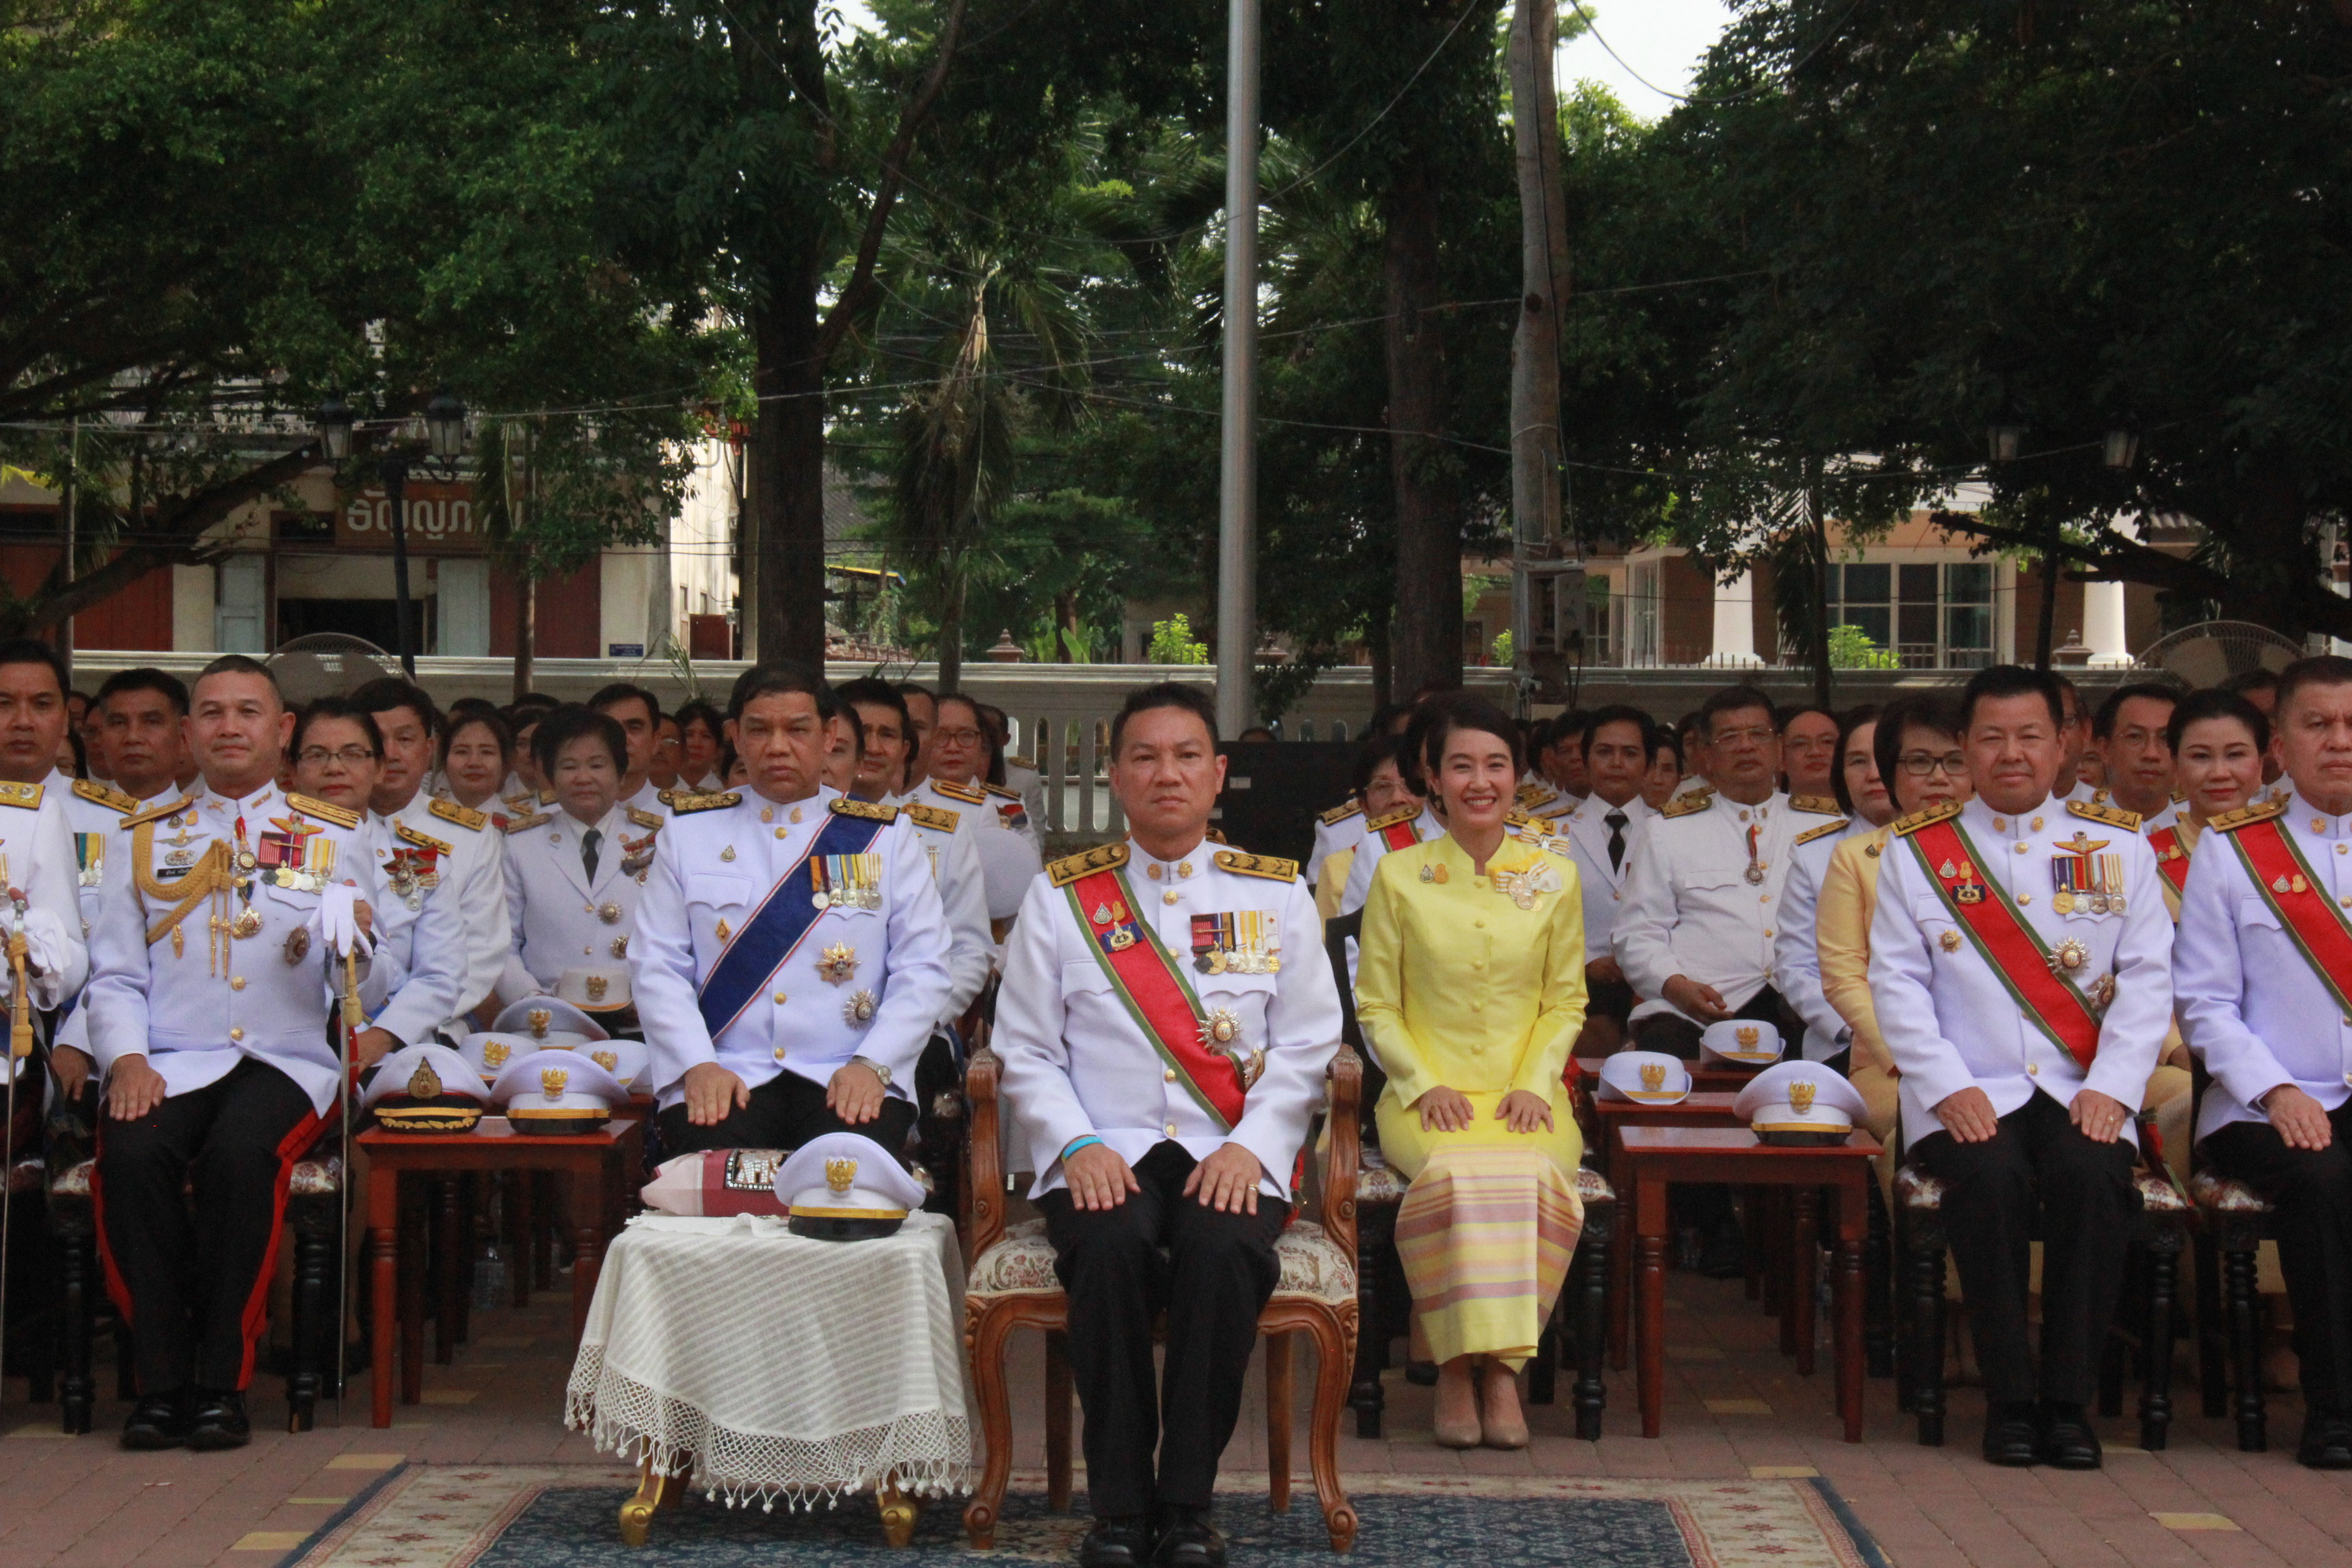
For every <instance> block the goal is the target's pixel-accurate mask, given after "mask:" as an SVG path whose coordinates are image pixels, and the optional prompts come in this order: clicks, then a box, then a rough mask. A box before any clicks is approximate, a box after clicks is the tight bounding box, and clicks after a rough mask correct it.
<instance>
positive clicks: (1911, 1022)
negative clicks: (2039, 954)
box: [1870, 799, 2172, 1139]
mask: <svg viewBox="0 0 2352 1568" xmlns="http://www.w3.org/2000/svg"><path fill="white" fill-rule="evenodd" d="M2109 809H2110V808H2108V807H2105V806H2093V805H2088V804H2087V803H2082V804H2081V805H2079V806H2069V805H2064V804H2062V803H2060V802H2058V801H2055V800H2045V801H2043V802H2042V804H2041V805H2038V806H2035V807H2034V808H2033V809H2032V811H2029V812H2027V813H2025V814H2024V815H2023V816H2007V815H2005V814H2001V813H1997V812H1995V811H1994V810H1993V809H1992V808H1991V807H1990V806H1989V805H1986V804H1985V803H1984V802H1983V801H1982V800H1980V799H1979V800H1972V801H1970V802H1969V804H1968V805H1965V806H1963V807H1961V808H1960V812H1959V816H1958V822H1959V826H1960V831H1961V832H1962V833H1963V834H1964V835H1965V836H1966V837H1967V839H1968V841H1969V843H1971V844H1973V845H1975V847H1976V849H1977V858H1976V861H1975V865H1976V869H1977V873H1978V875H1979V877H1980V878H1982V879H1984V880H1985V881H1987V882H1990V883H1996V884H1998V885H1999V886H2000V887H2003V888H2006V889H2009V891H2010V893H2011V896H2012V897H2013V898H2015V899H2017V900H2019V902H2020V903H2021V905H2022V907H2021V909H2020V910H2019V911H2018V912H2019V913H2020V914H2021V915H2023V916H2024V917H2025V920H2026V923H2027V924H2028V925H2030V926H2031V927H2032V930H2033V932H2034V934H2035V935H2036V936H2038V937H2039V938H2040V939H2041V941H2042V944H2043V946H2044V948H2045V950H2046V952H2049V953H2050V954H2052V955H2055V954H2056V953H2057V952H2059V950H2060V947H2061V944H2062V943H2064V942H2079V943H2081V944H2082V945H2083V947H2084V949H2085V950H2086V953H2085V962H2084V964H2083V966H2082V967H2081V968H2079V969H2077V970H2075V971H2074V973H2075V975H2076V976H2077V978H2078V980H2079V983H2080V984H2083V985H2084V987H2085V988H2086V989H2087V988H2089V987H2091V986H2093V985H2095V984H2097V982H2098V980H2099V978H2100V977H2101V976H2103V975H2112V976H2113V977H2114V980H2115V998H2114V1000H2113V1002H2112V1003H2111V1004H2110V1005H2108V1007H2107V1011H2106V1014H2105V1017H2104V1018H2103V1019H2102V1020H2101V1023H2100V1027H2099V1046H2098V1051H2097V1053H2096V1055H2095V1056H2094V1057H2093V1058H2092V1061H2091V1067H2090V1070H2089V1071H2088V1072H2085V1071H2084V1069H2083V1068H2082V1066H2081V1065H2080V1064H2079V1063H2077V1062H2076V1061H2075V1060H2074V1055H2073V1053H2072V1052H2070V1051H2068V1050H2067V1049H2066V1048H2065V1047H2063V1046H2060V1045H2056V1044H2054V1043H2053V1042H2052V1040H2051V1038H2050V1037H2049V1036H2047V1035H2045V1034H2043V1033H2042V1030H2041V1029H2040V1028H2039V1027H2038V1026H2035V1025H2034V1024H2032V1023H2031V1022H2029V1021H2028V1020H2027V1018H2026V1016H2025V1014H2024V1012H2023V1011H2022V1010H2021V1008H2020V1007H2019V1006H2018V1005H2017V1003H2016V1002H2015V1001H2014V1000H2013V999H2012V998H2011V994H2010V992H2009V988H2008V986H2007V984H2005V983H2004V982H2003V980H2002V979H2001V977H2000V973H1998V972H1996V971H1995V970H1994V968H1993V966H1992V964H1991V963H1990V962H1989V961H1988V960H1986V959H1985V958H1984V957H1983V956H1982V955H1981V954H1980V953H1979V952H1978V950H1977V947H1976V944H1975V942H1972V941H1971V940H1970V939H1969V935H1968V933H1967V932H1965V931H1961V930H1959V929H1958V926H1957V924H1956V923H1955V922H1954V921H1953V920H1952V917H1951V911H1950V910H1948V908H1947V907H1946V905H1945V903H1944V898H1943V894H1942V893H1941V892H1940V891H1938V889H1937V885H1936V881H1935V879H1933V878H1932V877H1930V876H1929V875H1928V874H1927V870H1926V868H1923V867H1922V866H1921V865H1920V864H1919V856H1918V853H1917V851H1916V849H1915V848H1914V847H1913V846H1912V843H1911V841H1910V839H1908V838H1907V837H1903V836H1901V835H1897V836H1896V837H1892V838H1890V839H1888V841H1887V845H1886V853H1885V855H1884V856H1883V857H1881V858H1880V859H1879V862H1878V912H1877V914H1876V916H1875V917H1874V919H1873V921H1872V923H1871V928H1870V998H1871V1002H1872V1004H1873V1005H1874V1006H1875V1007H1876V1008H1877V1010H1878V1026H1879V1030H1880V1032H1881V1033H1883V1034H1884V1035H1885V1037H1886V1045H1887V1049H1888V1050H1889V1051H1890V1052H1891V1053H1892V1054H1893V1056H1894V1058H1895V1067H1896V1068H1898V1069H1899V1070H1900V1071H1901V1073H1902V1075H1903V1077H1902V1102H1903V1118H1904V1124H1905V1126H1906V1127H1907V1128H1909V1129H1911V1136H1912V1137H1913V1138H1915V1139H1916V1138H1920V1137H1924V1136H1926V1135H1927V1133H1929V1132H1932V1131H1936V1130H1937V1128H1938V1127H1940V1126H1941V1125H1942V1124H1941V1123H1940V1122H1939V1121H1937V1120H1936V1117H1935V1108H1936V1107H1937V1105H1939V1104H1941V1103H1942V1102H1943V1101H1944V1100H1948V1099H1949V1098H1950V1097H1951V1096H1953V1095H1955V1094H1958V1092H1959V1091H1960V1090H1962V1089H1969V1088H1972V1087H1973V1088H1977V1089H1983V1090H1984V1091H1985V1093H1986V1094H1987V1095H1988V1096H1989V1097H1990V1099H1991V1100H1992V1108H1993V1110H1994V1111H1995V1112H1996V1113H1998V1114H2000V1115H2002V1116H2006V1115H2008V1114H2009V1113H2010V1112H2011V1111H2012V1110H2016V1109H2017V1108H2018V1107H2019V1106H2021V1105H2023V1104H2024V1103H2025V1102H2026V1100H2028V1099H2029V1098H2031V1097H2032V1094H2033V1093H2034V1091H2035V1090H2036V1089H2039V1090H2041V1091H2042V1093H2044V1094H2047V1095H2049V1096H2050V1097H2051V1098H2052V1099H2053V1100H2056V1101H2057V1102H2058V1103H2059V1104H2061V1105H2071V1104H2072V1103H2074V1096H2075V1094H2076V1093H2077V1092H2079V1091H2080V1090H2082V1089H2097V1090H2098V1091H2099V1092H2100V1093H2101V1094H2104V1095H2106V1096H2108V1097H2109V1098H2111V1099H2113V1100H2117V1101H2120V1102H2121V1103H2122V1104H2123V1105H2124V1106H2125V1107H2126V1108H2127V1109H2133V1110H2136V1109H2137V1107H2138V1105H2139V1103H2140V1100H2142V1098H2143V1097H2144V1096H2145V1095H2146V1093H2147V1079H2148V1074H2149V1073H2150V1072H2151V1071H2153V1070H2154V1069H2155V1067H2156V1061H2157V1055H2158V1052H2159V1051H2161V1050H2162V1049H2163V1048H2164V1037H2165V1032H2166V1030H2167V1028H2168V1026H2170V1023H2171V1019H2172V972H2171V962H2172V917H2171V916H2170V915H2169V914H2168V913H2167V912H2166V910H2165V905H2164V897H2163V895H2162V893H2160V892H2159V891H2158V889H2157V879H2158V877H2159V876H2160V875H2161V873H2159V872H2158V870H2157V868H2156V856H2155V853H2154V852H2153V851H2151V850H2150V849H2149V848H2148V847H2147V843H2146V842H2145V841H2144V840H2142V839H2141V838H2140V837H2139V835H2138V834H2137V832H2136V831H2134V830H2133V829H2132V828H2130V827H2119V826H2114V825H2112V823H2109V822H2104V821H2101V820H2099V819H2098V818H2097V817H2095V816H2083V815H2080V813H2081V812H2106V811H2108V810H2109ZM1922 815H1924V814H1914V816H1912V817H1906V818H1903V819H1901V821H1902V822H1905V823H1911V822H1915V821H1916V820H1917V818H1918V817H1919V816H1922ZM2122 815H2123V816H2126V817H2128V816H2130V814H2129V813H2127V812H2126V813H2124V814H2122ZM2078 834H2080V835H2082V840H2081V841H2083V842H2087V843H2091V844H2094V845H2097V846H2098V847H2097V848H2096V850H2095V853H2097V854H2100V855H2115V856H2116V857H2118V858H2121V860H2122V862H2123V870H2124V890H2125V893H2126V909H2125V910H2124V912H2123V913H2121V914H2116V913H2114V912H2112V910H2111V911H2110V912H2108V913H2105V914H2095V913H2093V912H2092V911H2091V909H2090V906H2089V904H2088V903H2087V902H2086V901H2077V902H2076V904H2075V906H2074V910H2072V911H2071V912H2070V913H2067V914H2063V915H2062V914H2060V913H2059V912H2058V911H2057V910H2056V909H2055V908H2054V907H2053V903H2052V898H2051V895H2052V893H2053V891H2054V890H2055V888H2056V883H2055V882H2054V881H2053V874H2052V871H2051V866H2052V862H2053V861H2054V860H2056V859H2058V858H2060V857H2061V856H2062V854H2065V855H2066V858H2072V856H2071V854H2067V852H2064V851H2062V850H2060V849H2058V848H2057V846H2058V845H2060V844H2062V843H2068V844H2071V843H2074V842H2076V841H2077V838H2076V836H2077V835H2078ZM2124 1135H2125V1136H2126V1137H2135V1134H2134V1132H2133V1131H2132V1124H2131V1123H2130V1121H2126V1122H2125V1123H2124Z"/></svg>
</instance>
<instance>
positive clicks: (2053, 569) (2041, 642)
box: [2033, 517, 2060, 669]
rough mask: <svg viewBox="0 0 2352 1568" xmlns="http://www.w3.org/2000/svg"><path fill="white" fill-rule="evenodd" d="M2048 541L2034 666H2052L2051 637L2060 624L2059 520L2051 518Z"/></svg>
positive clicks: (2034, 633)
mask: <svg viewBox="0 0 2352 1568" xmlns="http://www.w3.org/2000/svg"><path fill="white" fill-rule="evenodd" d="M2047 538H2048V542H2047V543H2046V544H2045V545H2044V546H2043V548H2042V608H2041V613H2040V614H2039V615H2038V616H2035V623H2036V624H2035V626H2034V632H2033V668H2036V669H2048V668H2050V638H2051V634H2052V633H2053V631H2054V630H2055V629H2056V628H2057V625H2058V578H2059V575H2060V573H2059V564H2060V563H2059V558H2058V540H2059V535H2058V520H2057V519H2056V518H2054V517H2053V518H2052V519H2051V520H2050V532H2049V534H2048V536H2047Z"/></svg>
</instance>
